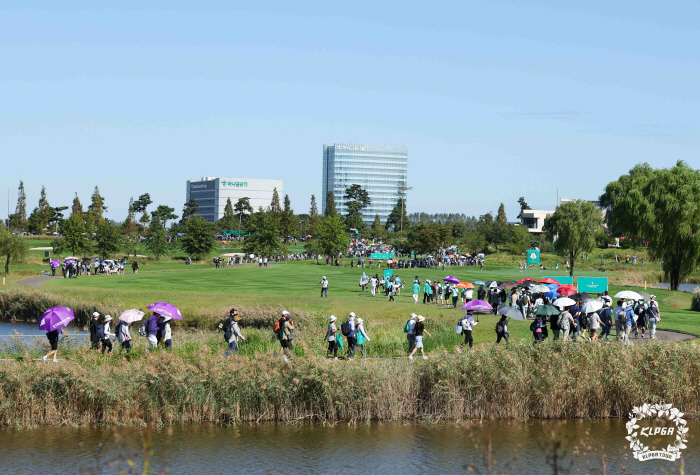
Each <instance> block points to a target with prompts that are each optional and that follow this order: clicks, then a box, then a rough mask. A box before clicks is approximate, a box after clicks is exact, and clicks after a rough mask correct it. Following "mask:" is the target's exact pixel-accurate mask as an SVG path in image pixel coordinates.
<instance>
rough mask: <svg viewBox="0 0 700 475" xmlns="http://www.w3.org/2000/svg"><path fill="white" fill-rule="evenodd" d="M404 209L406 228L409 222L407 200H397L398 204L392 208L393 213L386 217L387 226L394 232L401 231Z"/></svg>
mask: <svg viewBox="0 0 700 475" xmlns="http://www.w3.org/2000/svg"><path fill="white" fill-rule="evenodd" d="M402 210H403V227H404V228H405V227H406V226H408V224H409V220H408V213H407V211H406V200H405V199H404V200H403V202H402V200H401V198H399V199H398V200H397V201H396V206H394V209H393V210H391V213H390V214H389V216H388V217H387V218H386V227H387V229H388V228H391V229H392V230H393V231H394V232H396V231H400V230H401V226H402V219H401V217H402Z"/></svg>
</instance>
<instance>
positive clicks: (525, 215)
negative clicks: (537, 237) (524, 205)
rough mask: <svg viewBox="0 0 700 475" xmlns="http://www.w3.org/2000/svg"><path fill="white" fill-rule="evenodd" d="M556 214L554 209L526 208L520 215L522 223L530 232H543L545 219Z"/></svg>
mask: <svg viewBox="0 0 700 475" xmlns="http://www.w3.org/2000/svg"><path fill="white" fill-rule="evenodd" d="M553 214H554V210H545V209H524V210H523V212H522V214H521V215H520V224H521V225H523V226H525V227H526V228H527V230H528V232H531V233H533V234H542V233H543V232H544V231H542V227H543V226H544V220H545V219H547V218H548V217H550V216H551V215H553Z"/></svg>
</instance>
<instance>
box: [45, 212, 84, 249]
mask: <svg viewBox="0 0 700 475" xmlns="http://www.w3.org/2000/svg"><path fill="white" fill-rule="evenodd" d="M61 235H62V236H63V237H61V238H58V239H56V240H54V241H53V242H52V243H51V246H52V247H53V248H54V251H56V249H57V248H58V249H60V250H65V251H68V252H70V254H71V255H73V256H82V255H85V254H87V253H88V252H90V248H91V243H90V241H89V240H88V237H87V233H86V230H85V222H84V221H83V219H82V218H81V217H80V216H78V215H77V214H71V215H70V216H69V217H68V219H66V220H65V221H63V225H62V226H61ZM56 252H57V253H59V254H60V252H59V251H56Z"/></svg>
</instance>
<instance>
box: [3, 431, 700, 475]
mask: <svg viewBox="0 0 700 475" xmlns="http://www.w3.org/2000/svg"><path fill="white" fill-rule="evenodd" d="M688 427H689V429H690V431H689V443H688V448H687V449H685V450H684V460H683V463H684V464H685V467H684V468H685V473H700V461H699V460H698V456H697V455H696V454H698V453H700V451H699V450H698V449H700V439H698V438H697V434H698V433H700V432H698V431H700V425H699V424H696V423H693V422H690V421H689V422H688ZM626 435H627V431H626V429H625V421H624V420H602V421H580V420H570V421H531V422H493V421H486V422H467V423H463V424H446V423H440V424H417V423H405V424H404V423H370V424H364V423H363V424H347V423H340V424H321V423H294V424H241V425H237V426H235V427H221V426H215V425H204V426H175V427H165V428H89V429H78V428H46V429H32V430H11V429H3V430H0V473H29V474H31V473H36V474H46V473H55V474H74V473H95V474H108V473H109V474H111V473H120V472H121V471H122V470H124V471H125V472H124V473H141V472H142V470H143V465H144V461H146V460H147V461H148V464H149V470H151V471H149V473H166V471H167V473H176V474H180V473H182V474H191V473H196V474H198V475H204V474H221V473H246V474H266V473H285V474H325V473H328V474H337V473H340V472H345V473H353V472H354V473H382V474H384V475H388V474H421V473H440V474H451V473H493V474H501V473H509V474H511V473H516V474H520V473H523V474H525V473H527V474H550V473H555V469H554V466H555V465H556V466H557V467H558V469H559V472H558V473H576V474H589V473H607V474H617V473H627V474H661V473H680V472H679V470H680V468H681V462H680V461H676V462H667V461H661V460H651V461H645V462H640V461H637V460H635V459H633V458H632V452H631V450H630V449H629V444H628V442H627V441H626V440H625V436H626ZM664 444H665V443H664ZM650 446H651V444H650ZM664 447H665V445H664ZM149 452H150V455H149ZM129 462H131V463H133V464H134V465H135V469H132V468H130V466H129ZM603 466H605V472H603V471H602V470H603V468H602V467H603ZM489 469H490V471H489ZM564 469H568V470H569V471H568V472H565V471H564ZM129 470H133V472H129Z"/></svg>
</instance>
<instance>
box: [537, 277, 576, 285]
mask: <svg viewBox="0 0 700 475" xmlns="http://www.w3.org/2000/svg"><path fill="white" fill-rule="evenodd" d="M547 278H549V279H554V280H556V281H557V282H559V284H560V285H564V284H569V285H574V278H573V277H569V276H568V275H546V276H544V277H543V279H547Z"/></svg>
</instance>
